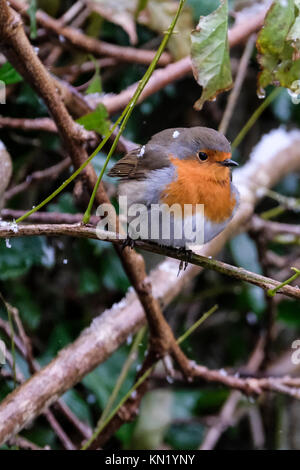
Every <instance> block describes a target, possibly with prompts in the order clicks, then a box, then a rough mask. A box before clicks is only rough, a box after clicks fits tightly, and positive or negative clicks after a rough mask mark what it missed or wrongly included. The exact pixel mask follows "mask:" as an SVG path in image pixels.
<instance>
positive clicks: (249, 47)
mask: <svg viewBox="0 0 300 470" xmlns="http://www.w3.org/2000/svg"><path fill="white" fill-rule="evenodd" d="M254 44H255V35H252V36H250V37H249V39H248V41H247V44H246V47H245V49H244V52H243V55H242V58H241V60H240V63H239V68H238V72H237V76H236V79H235V82H234V87H233V89H232V91H231V93H230V95H229V98H228V101H227V105H226V109H225V112H224V114H223V117H222V121H221V123H220V125H219V131H220V132H222V133H223V134H226V132H227V129H228V125H229V122H230V119H231V116H232V114H233V111H234V108H235V106H236V103H237V100H238V97H239V94H240V91H241V88H242V85H243V82H244V79H245V76H246V73H247V68H248V63H249V60H250V57H251V54H252V51H253V46H254Z"/></svg>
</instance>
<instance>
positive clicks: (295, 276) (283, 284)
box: [267, 268, 300, 297]
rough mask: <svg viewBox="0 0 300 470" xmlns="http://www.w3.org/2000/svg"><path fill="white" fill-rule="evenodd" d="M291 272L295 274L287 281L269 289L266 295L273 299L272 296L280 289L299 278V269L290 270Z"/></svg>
mask: <svg viewBox="0 0 300 470" xmlns="http://www.w3.org/2000/svg"><path fill="white" fill-rule="evenodd" d="M291 269H292V270H293V271H295V274H293V276H291V277H289V279H287V280H286V281H284V282H282V283H281V284H279V285H278V286H276V287H274V289H269V290H268V291H267V294H268V295H269V296H270V297H274V295H275V294H276V292H277V291H278V290H279V289H281V287H284V286H286V285H287V284H290V283H291V282H293V281H295V280H296V279H297V278H298V277H299V276H300V269H297V268H291Z"/></svg>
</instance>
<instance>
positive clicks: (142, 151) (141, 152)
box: [137, 145, 145, 157]
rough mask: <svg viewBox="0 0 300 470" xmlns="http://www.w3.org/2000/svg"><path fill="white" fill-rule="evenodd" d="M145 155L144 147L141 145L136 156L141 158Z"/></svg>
mask: <svg viewBox="0 0 300 470" xmlns="http://www.w3.org/2000/svg"><path fill="white" fill-rule="evenodd" d="M144 153H145V145H143V147H141V150H140V151H139V153H138V154H137V156H138V157H142V156H143V155H144Z"/></svg>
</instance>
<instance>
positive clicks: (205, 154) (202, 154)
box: [198, 152, 208, 162]
mask: <svg viewBox="0 0 300 470" xmlns="http://www.w3.org/2000/svg"><path fill="white" fill-rule="evenodd" d="M198 157H199V159H200V160H201V162H205V160H207V159H208V155H207V153H205V152H199V153H198Z"/></svg>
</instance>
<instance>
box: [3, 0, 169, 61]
mask: <svg viewBox="0 0 300 470" xmlns="http://www.w3.org/2000/svg"><path fill="white" fill-rule="evenodd" d="M10 3H11V5H12V6H13V8H14V9H15V10H16V11H18V12H19V13H20V14H21V15H22V16H23V17H25V18H27V17H28V14H27V9H28V5H26V4H25V3H23V2H22V3H21V2H19V1H17V0H12V1H11V2H10ZM36 20H37V22H38V23H39V25H40V26H42V27H43V28H45V29H46V30H47V31H48V32H52V33H55V35H56V36H57V37H58V38H64V40H65V41H66V42H64V41H63V42H62V41H60V45H61V46H64V45H67V44H70V45H72V46H73V47H76V48H78V49H81V50H83V51H86V52H89V53H90V54H95V55H96V56H99V55H100V56H103V55H104V56H110V57H114V58H115V59H117V60H119V61H125V62H134V63H139V64H150V63H151V61H152V60H153V58H154V55H155V52H153V51H148V50H143V49H136V48H134V47H124V46H117V45H115V44H109V43H107V42H104V41H99V40H98V39H95V38H92V37H89V36H86V35H85V34H83V33H81V32H80V31H79V30H78V29H76V28H72V27H70V26H63V25H62V23H61V22H60V21H59V20H56V19H55V18H52V17H51V16H49V15H47V13H45V12H44V11H42V10H38V11H37V12H36ZM170 61H171V57H170V55H169V54H168V53H164V54H163V55H162V57H161V59H160V62H159V64H160V65H166V64H168V63H169V62H170Z"/></svg>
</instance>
